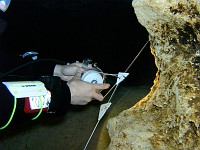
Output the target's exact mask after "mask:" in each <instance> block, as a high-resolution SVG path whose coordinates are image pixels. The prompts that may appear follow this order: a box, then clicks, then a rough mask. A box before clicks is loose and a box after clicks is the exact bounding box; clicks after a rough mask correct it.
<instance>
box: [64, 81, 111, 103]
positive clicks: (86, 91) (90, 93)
mask: <svg viewBox="0 0 200 150" xmlns="http://www.w3.org/2000/svg"><path fill="white" fill-rule="evenodd" d="M67 84H68V86H69V88H70V91H71V104H72V105H86V104H88V103H89V102H91V101H92V100H98V101H103V99H104V97H103V95H102V94H101V93H100V91H102V90H105V89H108V88H109V87H110V84H108V83H104V84H94V83H88V82H85V81H82V80H80V79H77V78H73V79H72V80H71V81H69V82H68V83H67Z"/></svg>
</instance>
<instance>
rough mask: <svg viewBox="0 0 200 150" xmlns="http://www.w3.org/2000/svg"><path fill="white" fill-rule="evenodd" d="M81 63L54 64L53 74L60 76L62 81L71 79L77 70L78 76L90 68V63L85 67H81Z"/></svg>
mask: <svg viewBox="0 0 200 150" xmlns="http://www.w3.org/2000/svg"><path fill="white" fill-rule="evenodd" d="M82 65H83V64H82V63H71V64H69V65H58V64H57V65H56V66H55V69H54V74H53V75H54V76H58V77H60V78H61V80H63V81H69V80H71V79H72V78H73V77H74V75H75V74H76V73H77V72H80V74H79V77H80V76H81V73H83V72H84V71H86V70H88V69H91V68H92V65H91V64H89V65H88V66H87V68H83V67H82Z"/></svg>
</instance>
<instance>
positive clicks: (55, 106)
mask: <svg viewBox="0 0 200 150" xmlns="http://www.w3.org/2000/svg"><path fill="white" fill-rule="evenodd" d="M39 80H40V81H42V82H43V83H44V84H45V86H46V88H47V90H49V91H50V92H51V102H50V105H49V109H48V111H47V113H55V114H64V113H66V112H67V110H68V107H69V105H70V103H71V93H70V89H69V87H68V85H67V84H66V82H65V81H62V80H61V79H60V78H59V77H56V76H40V78H39Z"/></svg>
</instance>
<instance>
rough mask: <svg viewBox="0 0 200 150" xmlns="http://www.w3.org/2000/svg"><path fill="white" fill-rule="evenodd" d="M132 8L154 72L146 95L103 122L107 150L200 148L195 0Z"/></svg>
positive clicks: (141, 1)
mask: <svg viewBox="0 0 200 150" xmlns="http://www.w3.org/2000/svg"><path fill="white" fill-rule="evenodd" d="M132 5H133V8H134V11H135V14H136V16H137V18H138V21H139V22H140V23H141V24H142V25H143V26H144V27H145V28H146V30H147V31H148V33H149V40H150V49H151V52H152V54H153V55H154V56H155V63H156V66H157V68H158V71H157V74H156V77H155V80H154V85H153V86H152V87H151V91H150V92H149V94H148V95H147V96H145V97H144V98H143V99H142V100H140V101H139V102H138V103H137V104H136V105H134V106H133V107H131V108H130V109H128V110H124V111H123V112H121V113H120V114H119V115H118V116H116V117H114V118H111V119H109V121H108V124H107V128H108V132H109V136H110V140H111V141H110V144H109V147H108V149H110V150H115V149H116V150H144V149H148V150H151V149H154V150H155V149H159V150H160V149H187V150H191V149H192V150H195V149H196V150H197V149H200V137H199V136H200V1H199V0H133V2H132Z"/></svg>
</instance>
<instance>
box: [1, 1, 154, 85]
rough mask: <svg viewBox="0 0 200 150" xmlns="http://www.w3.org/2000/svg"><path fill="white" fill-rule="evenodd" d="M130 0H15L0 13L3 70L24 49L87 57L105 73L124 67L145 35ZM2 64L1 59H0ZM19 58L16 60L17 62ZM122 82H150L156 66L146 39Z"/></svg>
mask: <svg viewBox="0 0 200 150" xmlns="http://www.w3.org/2000/svg"><path fill="white" fill-rule="evenodd" d="M131 3H132V1H131V0H54V1H53V0H13V1H12V2H11V4H10V6H9V9H8V10H7V11H6V12H5V13H3V12H1V13H0V18H1V22H0V27H1V28H2V29H3V28H4V27H5V26H6V28H5V30H4V32H3V33H2V34H1V35H0V39H1V42H0V44H1V46H0V48H1V49H0V50H1V52H0V54H1V61H0V62H1V70H3V72H5V71H7V70H9V69H11V68H13V67H15V66H17V65H18V63H19V62H20V59H22V58H21V57H20V56H19V55H20V54H23V53H24V52H27V51H37V52H39V58H55V59H59V60H64V61H67V62H70V63H72V62H74V61H76V60H78V61H82V60H83V59H85V58H90V59H92V60H93V62H97V64H98V66H99V67H100V68H101V69H102V70H103V71H104V72H107V73H118V72H123V71H125V70H126V68H127V67H128V65H129V64H130V63H131V61H132V60H133V59H134V58H135V56H136V55H137V53H138V52H139V51H140V49H141V48H142V47H143V45H144V44H145V43H146V42H147V40H148V33H147V31H146V29H145V28H144V27H143V26H142V25H141V24H140V23H139V22H138V20H137V17H136V15H135V13H134V8H133V7H132V4H131ZM2 64H3V65H2ZM19 64H20V63H19ZM128 72H129V73H130V75H129V76H128V78H127V80H126V83H127V84H133V85H138V84H140V85H142V84H152V83H153V80H154V77H155V73H156V67H155V64H154V58H153V56H152V54H151V52H150V48H149V44H148V45H147V46H146V48H145V49H144V51H143V52H142V53H141V55H140V56H139V57H138V59H137V60H136V62H135V63H134V64H133V65H132V67H131V68H130V70H129V71H128Z"/></svg>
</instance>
